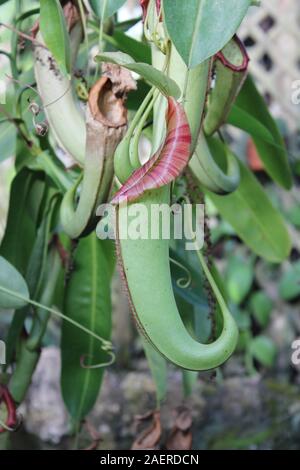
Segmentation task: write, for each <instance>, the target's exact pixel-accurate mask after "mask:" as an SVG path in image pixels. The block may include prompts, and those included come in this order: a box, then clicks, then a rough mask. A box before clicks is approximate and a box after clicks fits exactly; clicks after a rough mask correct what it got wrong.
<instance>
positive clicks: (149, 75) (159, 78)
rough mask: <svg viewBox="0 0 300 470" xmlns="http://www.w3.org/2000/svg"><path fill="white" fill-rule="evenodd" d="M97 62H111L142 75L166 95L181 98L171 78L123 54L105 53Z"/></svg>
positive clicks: (96, 58) (96, 59)
mask: <svg viewBox="0 0 300 470" xmlns="http://www.w3.org/2000/svg"><path fill="white" fill-rule="evenodd" d="M95 61H96V62H109V63H112V64H117V65H121V66H122V67H125V68H126V69H128V70H131V71H132V72H136V73H138V74H139V75H141V76H142V77H143V78H144V79H145V80H147V81H148V82H150V83H151V84H152V85H154V86H156V87H157V88H158V89H159V90H160V91H161V92H162V93H163V94H164V95H166V96H173V97H174V98H179V96H180V89H179V87H178V85H177V84H176V83H175V82H174V80H172V79H171V78H169V77H167V76H166V75H165V74H164V73H162V72H161V71H160V70H157V69H156V68H154V67H152V66H151V65H149V64H145V63H142V62H135V61H134V60H133V58H132V57H130V55H128V54H124V53H123V52H103V53H102V54H98V55H97V56H96V57H95Z"/></svg>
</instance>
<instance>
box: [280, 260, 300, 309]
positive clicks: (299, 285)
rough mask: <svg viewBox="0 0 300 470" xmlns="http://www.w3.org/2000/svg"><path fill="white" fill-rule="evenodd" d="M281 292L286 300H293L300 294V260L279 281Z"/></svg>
mask: <svg viewBox="0 0 300 470" xmlns="http://www.w3.org/2000/svg"><path fill="white" fill-rule="evenodd" d="M279 294H280V296H281V297H282V298H283V299H284V300H293V299H296V298H297V297H299V295H300V261H297V262H296V263H294V264H293V265H292V267H291V268H290V269H289V270H288V271H287V272H286V273H285V274H284V275H283V277H282V279H281V281H280V283H279Z"/></svg>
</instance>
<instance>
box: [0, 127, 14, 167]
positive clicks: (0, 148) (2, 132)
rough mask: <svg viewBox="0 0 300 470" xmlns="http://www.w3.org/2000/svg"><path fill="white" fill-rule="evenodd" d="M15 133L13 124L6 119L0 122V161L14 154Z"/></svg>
mask: <svg viewBox="0 0 300 470" xmlns="http://www.w3.org/2000/svg"><path fill="white" fill-rule="evenodd" d="M16 135H17V133H16V127H15V126H14V124H12V123H11V122H8V121H1V122H0V162H2V161H3V160H6V158H9V157H13V156H14V155H15V151H16Z"/></svg>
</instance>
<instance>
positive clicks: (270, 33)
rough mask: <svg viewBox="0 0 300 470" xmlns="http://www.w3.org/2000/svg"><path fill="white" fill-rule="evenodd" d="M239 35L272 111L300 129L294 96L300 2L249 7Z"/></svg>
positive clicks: (272, 0)
mask: <svg viewBox="0 0 300 470" xmlns="http://www.w3.org/2000/svg"><path fill="white" fill-rule="evenodd" d="M240 36H241V38H242V39H243V40H244V42H245V44H246V46H247V49H248V52H249V55H250V57H251V63H250V71H251V72H252V74H253V75H254V77H255V78H256V81H257V84H258V86H259V88H260V91H261V92H262V93H263V94H264V95H265V96H266V97H267V100H268V102H269V103H270V106H271V110H272V112H273V113H274V115H275V116H276V117H280V118H283V119H284V120H285V121H286V124H287V126H288V128H289V130H290V131H295V130H299V129H300V104H296V103H293V100H292V96H293V92H294V90H293V86H294V87H295V86H297V83H296V82H297V80H300V47H299V44H300V1H299V0H262V1H261V6H260V7H259V8H257V7H251V8H250V10H249V14H248V16H247V18H246V19H245V21H244V23H243V24H242V26H241V29H240ZM298 89H300V82H299V83H298ZM298 97H300V93H298Z"/></svg>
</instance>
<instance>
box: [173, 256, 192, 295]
mask: <svg viewBox="0 0 300 470" xmlns="http://www.w3.org/2000/svg"><path fill="white" fill-rule="evenodd" d="M170 261H171V263H173V264H175V266H178V267H179V268H180V269H182V270H183V271H184V272H185V273H186V275H187V277H180V278H179V279H177V280H176V285H177V286H178V287H180V288H181V289H187V288H188V287H189V286H190V285H191V283H192V275H191V272H190V271H189V270H188V268H186V267H185V266H184V265H183V264H181V263H179V261H176V260H175V259H174V258H171V256H170Z"/></svg>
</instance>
